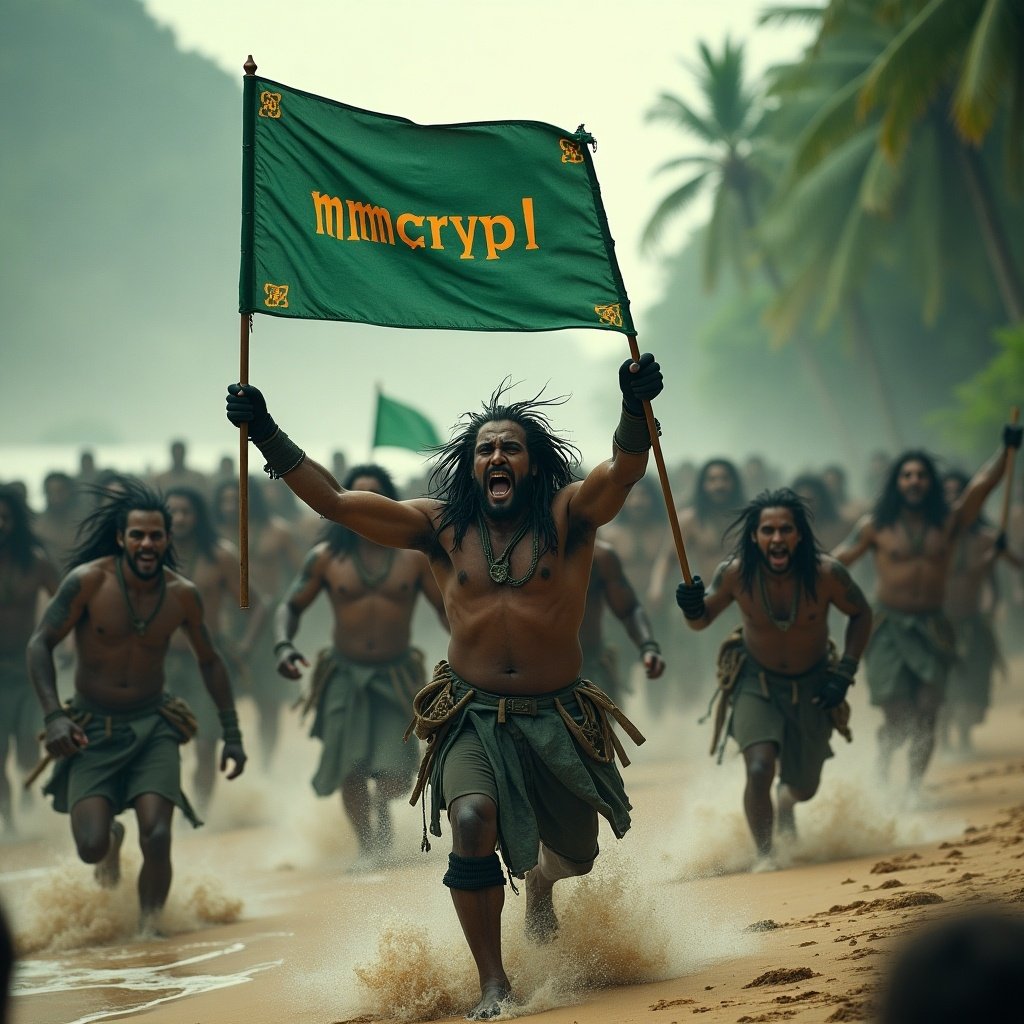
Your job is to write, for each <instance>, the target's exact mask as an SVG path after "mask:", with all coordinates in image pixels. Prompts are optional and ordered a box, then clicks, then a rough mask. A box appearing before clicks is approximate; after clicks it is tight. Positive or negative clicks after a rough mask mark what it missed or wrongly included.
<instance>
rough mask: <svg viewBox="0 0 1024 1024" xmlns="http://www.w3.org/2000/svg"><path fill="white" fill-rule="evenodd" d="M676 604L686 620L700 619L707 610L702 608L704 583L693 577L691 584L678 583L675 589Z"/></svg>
mask: <svg viewBox="0 0 1024 1024" xmlns="http://www.w3.org/2000/svg"><path fill="white" fill-rule="evenodd" d="M676 604H677V605H679V607H680V608H682V610H683V615H684V616H685V617H686V618H687V619H702V618H704V613H705V612H706V611H707V608H705V606H704V581H703V580H702V579H701V578H700V577H699V576H694V577H693V582H692V583H680V584H679V586H678V587H676Z"/></svg>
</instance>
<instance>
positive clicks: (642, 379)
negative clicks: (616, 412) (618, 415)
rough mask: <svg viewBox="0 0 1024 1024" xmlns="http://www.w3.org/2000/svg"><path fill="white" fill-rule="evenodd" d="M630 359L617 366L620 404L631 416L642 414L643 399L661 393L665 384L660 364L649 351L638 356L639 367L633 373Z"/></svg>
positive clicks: (654, 396)
mask: <svg viewBox="0 0 1024 1024" xmlns="http://www.w3.org/2000/svg"><path fill="white" fill-rule="evenodd" d="M636 365H638V364H637V363H634V362H633V360H632V359H627V360H626V361H625V362H624V363H623V364H622V365H621V366H620V367H619V390H620V391H621V392H622V404H623V405H624V406H625V407H626V412H628V413H629V414H630V415H631V416H643V414H644V407H643V401H644V399H647V401H651V400H652V399H654V398H657V396H658V395H660V394H661V389H662V388H663V387H664V386H665V382H664V380H662V376H661V366H660V365H659V364H658V363H657V362H656V361H655V359H654V356H652V355H651V353H650V352H645V353H644V354H643V355H642V356H641V357H640V362H639V366H640V369H639V370H637V371H636V373H633V372H631V371H630V367H631V366H636Z"/></svg>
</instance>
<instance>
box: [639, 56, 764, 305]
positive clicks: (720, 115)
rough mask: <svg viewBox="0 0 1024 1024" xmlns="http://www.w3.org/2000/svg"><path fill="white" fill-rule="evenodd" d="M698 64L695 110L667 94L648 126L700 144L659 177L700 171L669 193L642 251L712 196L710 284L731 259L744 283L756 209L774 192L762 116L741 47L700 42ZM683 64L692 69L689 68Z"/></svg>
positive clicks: (706, 255)
mask: <svg viewBox="0 0 1024 1024" xmlns="http://www.w3.org/2000/svg"><path fill="white" fill-rule="evenodd" d="M697 49H698V53H699V56H700V59H699V63H698V64H697V65H696V66H695V67H690V68H689V69H690V70H691V71H692V72H693V75H694V77H695V79H696V82H697V85H698V87H699V89H700V91H701V93H702V95H703V98H704V101H705V102H704V109H703V110H696V109H694V107H693V106H691V105H690V104H689V103H687V102H686V100H684V99H682V98H681V97H679V96H677V95H675V94H673V93H668V92H663V93H662V94H661V95H660V96H659V98H658V101H657V102H656V103H655V105H654V106H653V107H651V109H650V110H649V111H648V112H647V120H648V121H664V122H667V123H669V124H671V125H673V126H674V127H676V128H679V129H680V130H681V131H682V132H683V133H684V134H687V135H691V136H694V137H695V138H696V139H698V140H699V141H700V142H702V143H703V144H704V145H705V147H706V149H705V151H704V152H700V153H692V154H687V155H684V156H679V157H675V158H674V159H672V160H669V161H668V162H667V163H665V164H662V166H661V167H659V168H657V171H656V173H659V174H660V173H663V172H665V171H675V170H678V169H680V168H687V169H692V170H693V171H695V173H694V174H693V176H692V177H689V178H688V179H687V180H686V181H684V182H683V183H682V184H681V185H679V186H678V187H677V188H675V189H673V190H672V191H671V192H669V194H668V195H666V196H665V197H664V198H663V199H662V200H661V202H660V203H659V204H658V206H657V207H656V208H655V210H654V213H653V214H651V217H650V220H649V221H648V222H647V226H646V228H645V229H644V233H643V237H642V239H641V246H642V247H643V249H644V250H645V251H648V252H649V251H651V250H652V249H653V248H654V246H655V245H656V244H657V242H658V240H659V239H660V238H661V236H662V234H663V232H664V229H665V227H666V225H667V223H668V222H669V221H671V220H673V219H674V218H676V217H678V215H679V214H681V213H682V212H683V211H684V210H685V209H686V208H687V207H688V206H689V205H690V204H691V203H692V202H693V201H694V200H695V199H696V198H697V197H698V196H700V195H702V194H705V193H707V192H711V193H712V212H711V220H710V221H709V223H708V234H707V239H706V242H705V247H704V268H703V270H704V283H705V286H706V287H707V288H708V289H709V290H710V289H713V288H714V287H715V284H716V283H717V280H718V274H719V271H720V269H721V264H722V259H723V256H724V255H725V254H728V255H729V256H730V258H731V262H732V265H733V269H734V270H735V271H736V273H737V275H738V276H739V277H740V279H741V280H745V279H746V276H747V269H748V267H747V262H746V260H744V258H743V256H742V251H743V246H742V244H741V243H742V240H743V238H744V236H745V235H747V234H748V233H749V232H750V231H751V230H752V229H753V228H754V226H755V224H756V221H757V208H758V206H759V204H760V203H761V202H762V201H763V199H764V197H765V196H766V195H767V193H768V191H769V187H770V186H769V179H768V176H767V174H766V173H765V171H764V168H763V166H761V164H760V162H759V160H758V154H757V144H758V140H759V137H760V133H761V126H762V110H761V104H760V102H759V95H758V92H757V91H756V90H755V89H753V88H752V87H750V86H749V85H748V84H747V83H746V81H745V80H744V67H743V64H744V55H743V45H742V44H741V43H737V44H734V43H732V41H731V40H730V39H729V38H726V40H725V43H724V44H723V46H722V51H721V53H720V54H719V55H715V54H713V53H712V52H711V50H710V48H709V47H708V46H707V44H706V43H703V42H701V43H699V44H698V47H697ZM684 66H688V65H686V64H685V63H684Z"/></svg>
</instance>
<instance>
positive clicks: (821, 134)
mask: <svg viewBox="0 0 1024 1024" xmlns="http://www.w3.org/2000/svg"><path fill="white" fill-rule="evenodd" d="M865 74H866V72H865ZM864 77H865V75H864V74H861V75H858V76H857V77H856V78H852V79H850V81H849V82H847V83H846V84H845V85H844V86H843V87H842V88H840V89H837V90H836V91H835V92H834V93H833V94H832V95H831V96H830V97H829V98H828V100H827V101H826V102H825V103H824V104H823V105H822V107H821V109H820V110H819V111H818V112H817V113H816V114H815V115H814V117H813V118H811V121H810V122H809V124H808V125H807V128H806V129H805V130H804V132H803V134H802V135H801V137H800V139H799V140H798V141H797V146H796V156H795V157H794V161H793V169H794V172H795V173H796V174H797V175H801V174H806V173H807V171H809V170H810V169H811V168H812V167H814V166H815V165H816V164H818V163H820V162H821V161H822V160H823V159H824V158H825V157H826V156H827V155H828V153H829V152H830V151H831V150H833V149H835V148H836V147H837V146H838V145H840V144H841V143H843V142H845V141H846V140H847V139H849V138H850V137H851V136H852V135H855V134H856V133H857V132H858V131H859V130H860V129H861V123H860V120H859V119H858V118H857V114H856V112H857V101H858V96H859V94H860V90H861V88H862V86H863V83H864Z"/></svg>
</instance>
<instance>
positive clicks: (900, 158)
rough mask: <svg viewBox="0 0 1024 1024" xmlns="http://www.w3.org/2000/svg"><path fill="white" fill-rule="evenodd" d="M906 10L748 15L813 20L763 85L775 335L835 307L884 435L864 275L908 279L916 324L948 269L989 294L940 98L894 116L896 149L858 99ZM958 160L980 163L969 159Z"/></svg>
mask: <svg viewBox="0 0 1024 1024" xmlns="http://www.w3.org/2000/svg"><path fill="white" fill-rule="evenodd" d="M970 2H973V0H970ZM906 6H907V3H905V2H903V3H901V0H886V2H885V3H884V4H882V3H879V2H877V0H875V2H872V0H833V2H832V3H831V4H830V5H829V6H828V8H817V9H808V8H800V9H796V8H785V7H784V8H774V9H771V10H768V11H766V12H765V13H764V14H763V15H762V20H771V21H778V20H785V19H790V18H792V17H795V16H799V17H803V18H814V19H815V20H816V21H817V22H818V24H819V30H818V36H817V39H816V41H815V43H814V44H813V45H812V46H811V47H810V48H809V50H808V52H807V53H806V54H805V56H804V58H803V59H802V60H801V61H799V62H797V63H795V64H793V65H788V66H783V67H780V68H776V69H774V70H773V71H772V72H771V74H770V83H771V84H770V89H769V93H770V95H773V96H775V97H776V98H777V99H778V100H779V111H780V113H782V114H783V115H784V116H783V117H782V118H781V119H780V120H779V121H777V122H776V124H775V125H774V129H775V131H776V132H777V133H778V134H779V135H780V136H781V137H783V139H784V138H785V137H786V136H788V137H789V138H790V139H794V138H795V146H794V148H795V155H794V157H793V160H792V164H791V168H790V172H789V174H788V176H787V177H786V178H785V180H784V181H783V184H782V187H781V188H780V198H779V201H778V202H776V204H774V206H773V208H772V209H770V210H769V211H768V212H767V214H766V216H765V218H764V220H763V222H762V227H761V231H760V233H761V234H762V236H763V237H764V240H765V242H766V244H769V245H770V246H771V247H772V248H773V249H774V250H775V251H779V252H785V253H786V254H787V257H788V259H787V265H786V270H787V274H786V276H787V288H786V289H785V290H784V291H783V292H782V293H780V295H779V297H778V299H777V301H776V302H775V304H774V306H773V308H772V310H771V320H772V322H773V324H774V326H775V328H776V331H777V334H778V335H779V336H781V337H786V336H787V335H788V334H790V333H791V332H792V331H793V330H795V329H797V327H798V325H799V324H800V323H801V322H802V320H803V319H804V318H806V316H807V315H808V313H809V311H811V310H816V314H817V326H818V328H819V329H824V327H825V326H827V324H828V323H830V322H831V320H832V319H833V318H835V317H836V316H842V318H843V320H844V322H845V325H846V328H847V331H848V335H849V337H850V339H851V341H852V343H853V346H854V349H855V351H856V352H857V354H858V361H859V362H860V364H861V365H862V366H863V367H864V369H865V370H867V372H868V375H869V380H871V381H872V382H873V390H874V391H875V394H876V396H877V398H878V401H879V403H880V408H881V410H882V413H883V417H884V420H885V422H886V423H887V424H888V427H889V432H890V434H891V435H892V436H893V437H898V434H899V428H898V425H897V420H896V415H895V403H894V401H893V399H892V396H891V395H890V393H889V387H888V382H887V379H886V378H885V376H884V375H883V374H882V372H881V368H880V360H879V357H878V353H877V351H876V348H875V345H874V342H873V340H872V332H871V329H870V324H869V322H868V318H867V315H866V312H865V303H864V301H863V299H862V295H863V291H864V288H865V284H866V281H867V278H868V275H869V273H870V272H871V271H872V270H877V268H878V266H879V265H880V264H888V265H890V266H891V267H898V268H900V272H901V273H905V274H907V276H909V277H910V278H911V280H913V281H915V283H916V287H917V289H918V290H919V292H920V294H921V296H922V316H923V319H924V321H925V322H926V323H933V322H934V321H935V320H936V318H937V316H938V313H939V310H940V307H941V303H942V300H943V297H944V295H945V293H946V291H947V290H948V282H949V279H950V278H951V277H952V276H954V275H955V277H956V279H957V280H958V281H964V282H967V283H968V284H971V283H974V284H975V288H974V290H975V291H976V293H978V294H979V296H981V297H982V301H983V302H984V301H985V299H986V298H987V294H989V293H991V287H990V284H989V283H988V281H987V280H984V281H977V273H978V271H977V268H978V266H979V264H983V263H984V253H983V252H982V251H981V245H980V236H976V235H975V233H973V232H971V231H964V230H963V225H964V224H965V223H968V224H969V223H970V221H971V216H972V215H971V210H970V208H969V207H968V205H967V203H966V202H965V199H964V179H963V177H962V175H961V174H960V173H959V171H958V168H957V157H958V156H959V155H960V154H962V153H963V152H965V151H966V150H965V147H964V146H963V145H962V144H961V143H960V141H959V140H958V139H956V138H955V137H954V136H953V133H952V132H951V131H950V129H949V126H948V123H947V120H946V118H945V117H944V116H943V113H942V109H943V108H942V106H941V104H940V103H933V104H932V106H931V107H930V108H926V109H925V110H924V113H923V114H920V115H918V117H917V118H916V120H913V121H912V122H908V123H905V124H904V126H903V128H902V129H901V133H902V134H900V138H901V145H900V146H899V147H893V146H892V145H887V143H886V132H887V131H890V132H891V131H892V128H891V127H887V125H886V122H885V117H884V116H883V112H882V111H881V110H879V109H874V110H872V109H871V108H870V107H865V105H864V103H863V96H864V94H865V89H866V88H867V87H868V84H869V83H870V82H871V81H872V76H873V75H875V74H876V73H877V69H878V67H879V61H880V59H881V57H882V56H883V55H884V54H885V53H887V52H889V50H890V49H891V47H892V45H893V42H892V41H893V24H892V23H891V21H890V20H889V18H888V15H891V14H895V16H897V17H899V16H905V15H906V11H905V10H904V11H901V10H900V8H905V7H906ZM917 6H921V5H920V4H917ZM903 109H904V108H900V110H903ZM898 134H899V133H898ZM911 143H912V144H911ZM972 159H973V161H975V162H976V163H977V164H978V166H979V168H982V165H981V161H980V158H979V156H978V154H972ZM982 169H983V168H982ZM970 180H971V179H970V178H968V184H970ZM976 239H977V241H976ZM1004 296H1005V290H1004ZM1009 308H1012V306H1011V307H1009Z"/></svg>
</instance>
